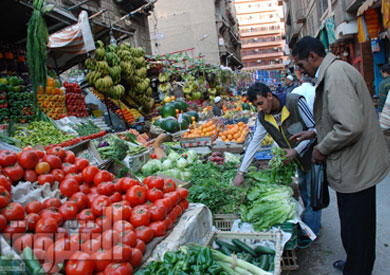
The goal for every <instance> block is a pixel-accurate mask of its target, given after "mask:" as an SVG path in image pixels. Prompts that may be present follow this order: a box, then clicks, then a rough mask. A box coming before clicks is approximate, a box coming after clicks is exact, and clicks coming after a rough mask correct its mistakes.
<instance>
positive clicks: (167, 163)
mask: <svg viewBox="0 0 390 275" xmlns="http://www.w3.org/2000/svg"><path fill="white" fill-rule="evenodd" d="M171 168H173V163H172V161H171V160H170V159H166V160H164V162H163V163H162V170H168V169H171Z"/></svg>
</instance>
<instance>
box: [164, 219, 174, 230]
mask: <svg viewBox="0 0 390 275" xmlns="http://www.w3.org/2000/svg"><path fill="white" fill-rule="evenodd" d="M164 223H165V228H166V229H167V230H169V229H171V228H172V227H173V223H172V221H171V219H170V218H168V217H167V218H166V219H165V220H164Z"/></svg>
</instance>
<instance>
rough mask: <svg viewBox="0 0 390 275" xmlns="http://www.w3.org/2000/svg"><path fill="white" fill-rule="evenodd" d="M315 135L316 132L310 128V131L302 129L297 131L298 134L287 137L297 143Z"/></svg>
mask: <svg viewBox="0 0 390 275" xmlns="http://www.w3.org/2000/svg"><path fill="white" fill-rule="evenodd" d="M315 136H316V133H315V132H314V131H312V130H310V131H302V132H299V133H298V134H295V135H293V136H291V137H290V138H289V140H290V141H297V142H298V143H299V142H301V141H303V140H307V139H312V138H314V137H315Z"/></svg>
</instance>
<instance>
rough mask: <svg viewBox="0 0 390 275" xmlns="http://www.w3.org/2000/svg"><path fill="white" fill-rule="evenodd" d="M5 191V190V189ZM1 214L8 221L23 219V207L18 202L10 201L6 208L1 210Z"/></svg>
mask: <svg viewBox="0 0 390 275" xmlns="http://www.w3.org/2000/svg"><path fill="white" fill-rule="evenodd" d="M5 192H6V191H5ZM1 214H2V215H3V216H4V217H6V218H7V220H9V221H13V220H23V219H24V214H25V213H24V207H23V205H21V204H20V203H18V202H10V203H9V204H8V205H7V207H6V208H4V209H3V210H2V211H1Z"/></svg>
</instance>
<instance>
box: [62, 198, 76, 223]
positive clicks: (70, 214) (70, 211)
mask: <svg viewBox="0 0 390 275" xmlns="http://www.w3.org/2000/svg"><path fill="white" fill-rule="evenodd" d="M58 212H59V213H60V214H61V215H62V217H64V220H65V221H67V220H73V219H75V218H76V216H77V213H78V206H77V204H76V203H75V202H72V201H66V202H64V204H63V205H61V206H60V208H58Z"/></svg>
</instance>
